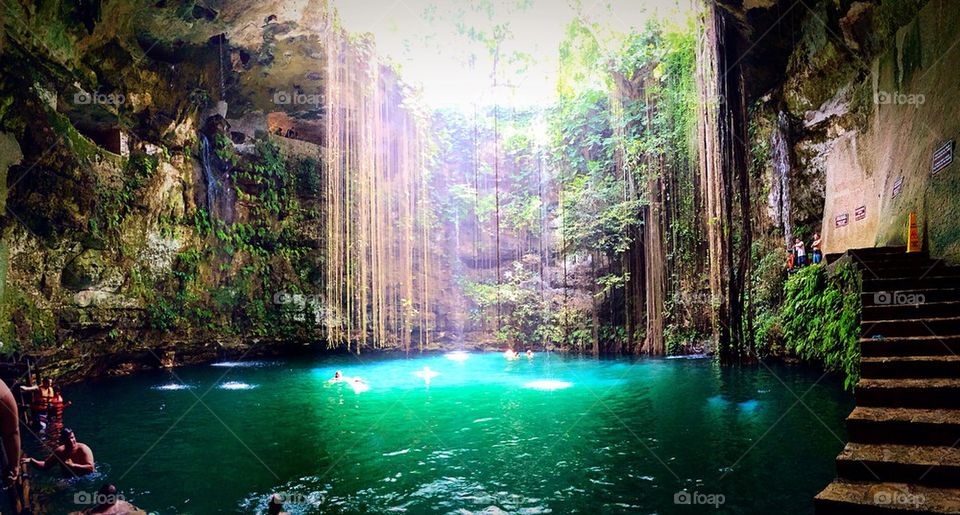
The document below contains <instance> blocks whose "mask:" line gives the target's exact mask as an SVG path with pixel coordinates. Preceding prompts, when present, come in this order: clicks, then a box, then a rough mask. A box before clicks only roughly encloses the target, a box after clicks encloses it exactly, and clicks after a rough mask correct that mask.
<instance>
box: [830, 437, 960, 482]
mask: <svg viewBox="0 0 960 515" xmlns="http://www.w3.org/2000/svg"><path fill="white" fill-rule="evenodd" d="M837 474H838V475H839V476H840V477H841V478H843V479H847V480H851V481H881V482H891V483H910V484H915V485H926V486H934V487H941V488H960V449H957V448H956V447H951V446H927V445H894V444H881V445H876V444H862V443H848V444H847V446H846V447H845V448H844V449H843V452H841V453H840V455H839V456H837Z"/></svg>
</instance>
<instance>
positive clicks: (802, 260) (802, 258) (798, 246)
mask: <svg viewBox="0 0 960 515" xmlns="http://www.w3.org/2000/svg"><path fill="white" fill-rule="evenodd" d="M793 248H794V249H795V250H796V252H797V261H796V265H797V267H802V266H804V265H806V264H807V249H806V247H804V246H803V240H801V239H800V238H796V239H795V240H794V243H793Z"/></svg>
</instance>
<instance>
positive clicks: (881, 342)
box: [860, 336, 960, 358]
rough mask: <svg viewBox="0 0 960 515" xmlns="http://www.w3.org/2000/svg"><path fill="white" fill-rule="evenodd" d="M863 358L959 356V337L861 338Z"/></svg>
mask: <svg viewBox="0 0 960 515" xmlns="http://www.w3.org/2000/svg"><path fill="white" fill-rule="evenodd" d="M860 354H861V355H862V356H863V357H864V358H881V357H893V356H944V355H954V354H960V336H921V337H892V338H861V339H860Z"/></svg>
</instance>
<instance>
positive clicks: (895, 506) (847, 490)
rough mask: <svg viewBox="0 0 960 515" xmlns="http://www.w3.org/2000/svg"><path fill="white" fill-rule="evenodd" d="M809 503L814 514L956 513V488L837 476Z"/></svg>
mask: <svg viewBox="0 0 960 515" xmlns="http://www.w3.org/2000/svg"><path fill="white" fill-rule="evenodd" d="M813 503H814V510H815V512H816V514H817V515H866V514H869V515H877V514H885V515H887V514H888V515H912V514H921V513H941V514H944V513H946V514H960V490H956V489H942V488H932V487H926V486H919V485H911V484H906V483H879V482H860V481H842V480H838V481H834V482H833V483H830V484H829V485H827V487H826V488H825V489H824V490H823V491H822V492H820V493H819V494H817V496H816V497H815V498H814V501H813Z"/></svg>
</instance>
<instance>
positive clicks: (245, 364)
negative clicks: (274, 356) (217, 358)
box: [210, 361, 266, 367]
mask: <svg viewBox="0 0 960 515" xmlns="http://www.w3.org/2000/svg"><path fill="white" fill-rule="evenodd" d="M265 364H266V363H264V362H263V361H221V362H219V363H211V364H210V366H211V367H262V366H263V365H265Z"/></svg>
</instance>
